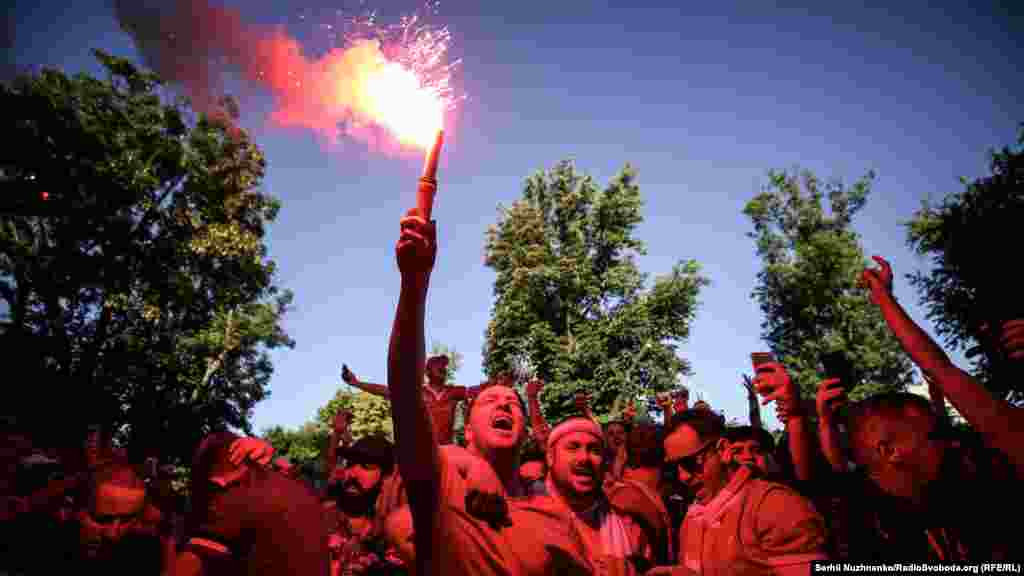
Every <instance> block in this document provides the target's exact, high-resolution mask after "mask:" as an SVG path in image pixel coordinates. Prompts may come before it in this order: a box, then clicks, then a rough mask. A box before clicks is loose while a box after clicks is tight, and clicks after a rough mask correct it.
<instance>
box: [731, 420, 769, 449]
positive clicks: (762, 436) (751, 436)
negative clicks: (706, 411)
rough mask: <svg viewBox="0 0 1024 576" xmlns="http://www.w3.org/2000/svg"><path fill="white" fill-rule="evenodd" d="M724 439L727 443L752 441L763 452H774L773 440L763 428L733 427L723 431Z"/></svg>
mask: <svg viewBox="0 0 1024 576" xmlns="http://www.w3.org/2000/svg"><path fill="white" fill-rule="evenodd" d="M724 436H725V439H726V440H728V441H729V442H745V441H747V440H754V441H756V442H757V443H758V444H760V445H761V450H762V451H763V452H772V453H774V452H775V438H773V437H772V435H771V433H770V432H768V431H767V430H765V429H764V428H754V427H753V426H733V427H731V428H727V429H726V430H725V435H724Z"/></svg>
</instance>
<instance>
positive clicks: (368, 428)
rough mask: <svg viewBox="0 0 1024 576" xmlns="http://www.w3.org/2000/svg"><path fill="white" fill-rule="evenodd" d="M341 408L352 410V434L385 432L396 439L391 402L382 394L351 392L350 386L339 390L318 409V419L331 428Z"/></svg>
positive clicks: (327, 427) (363, 434)
mask: <svg viewBox="0 0 1024 576" xmlns="http://www.w3.org/2000/svg"><path fill="white" fill-rule="evenodd" d="M341 410H350V411H351V412H352V429H351V431H352V436H353V438H357V439H358V438H360V437H362V436H368V435H371V434H383V435H384V436H387V438H388V439H389V440H394V437H395V436H394V425H393V424H392V422H391V403H390V402H388V401H387V400H386V399H384V398H381V397H380V396H374V395H373V394H367V393H366V392H351V391H350V389H349V388H348V387H346V388H344V389H341V390H338V391H337V392H336V393H335V394H334V398H331V400H330V401H328V402H327V404H325V405H324V406H323V407H321V408H320V409H319V410H317V413H316V421H317V423H318V424H319V425H321V426H323V427H324V429H325V430H329V429H330V427H331V426H332V422H333V421H334V415H335V414H337V413H338V412H339V411H341Z"/></svg>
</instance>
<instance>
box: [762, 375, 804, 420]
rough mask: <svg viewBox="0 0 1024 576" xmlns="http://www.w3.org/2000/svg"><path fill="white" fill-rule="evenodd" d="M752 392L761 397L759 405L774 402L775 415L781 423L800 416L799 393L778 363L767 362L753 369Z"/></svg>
mask: <svg viewBox="0 0 1024 576" xmlns="http://www.w3.org/2000/svg"><path fill="white" fill-rule="evenodd" d="M754 370H755V371H757V376H756V377H755V378H754V382H753V384H754V390H756V391H757V394H758V396H760V397H761V404H762V405H764V404H768V403H770V402H775V404H776V413H777V414H778V415H779V418H780V419H782V418H785V420H783V422H785V421H786V420H789V419H790V418H792V417H794V416H797V415H799V414H800V404H799V402H800V391H799V390H797V387H796V383H795V382H793V379H792V378H790V377H789V373H787V372H786V368H785V367H784V366H783V365H782V364H779V363H778V362H769V363H767V364H760V365H758V366H755V367H754Z"/></svg>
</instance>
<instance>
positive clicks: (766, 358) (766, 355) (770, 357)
mask: <svg viewBox="0 0 1024 576" xmlns="http://www.w3.org/2000/svg"><path fill="white" fill-rule="evenodd" d="M770 362H775V355H774V354H772V353H771V352H753V353H751V354H750V364H751V365H752V366H753V367H754V370H755V371H756V370H757V367H758V366H760V365H762V364H768V363H770Z"/></svg>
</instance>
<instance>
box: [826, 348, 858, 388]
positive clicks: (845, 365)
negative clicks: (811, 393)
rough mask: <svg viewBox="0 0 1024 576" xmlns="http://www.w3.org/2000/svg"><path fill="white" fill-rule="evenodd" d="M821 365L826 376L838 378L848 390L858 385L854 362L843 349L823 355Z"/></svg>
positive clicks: (840, 384) (827, 377) (840, 383)
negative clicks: (851, 361) (852, 362)
mask: <svg viewBox="0 0 1024 576" xmlns="http://www.w3.org/2000/svg"><path fill="white" fill-rule="evenodd" d="M821 366H822V368H823V369H824V370H825V378H826V379H831V378H838V379H839V386H841V387H842V388H845V389H847V390H849V389H851V388H853V387H854V386H856V384H857V383H856V382H855V381H854V379H855V375H854V373H853V364H851V363H850V359H849V358H847V357H846V354H844V353H843V352H842V351H841V350H836V351H834V352H827V353H825V354H822V355H821Z"/></svg>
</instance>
